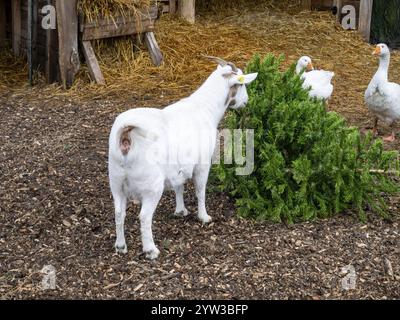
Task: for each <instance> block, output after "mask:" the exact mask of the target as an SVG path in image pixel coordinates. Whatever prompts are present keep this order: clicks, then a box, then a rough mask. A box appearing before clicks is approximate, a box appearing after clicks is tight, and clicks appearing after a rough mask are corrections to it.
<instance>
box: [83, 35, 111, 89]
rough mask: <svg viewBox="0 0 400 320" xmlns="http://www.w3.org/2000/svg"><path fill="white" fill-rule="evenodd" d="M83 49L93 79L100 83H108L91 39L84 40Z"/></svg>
mask: <svg viewBox="0 0 400 320" xmlns="http://www.w3.org/2000/svg"><path fill="white" fill-rule="evenodd" d="M82 49H83V55H84V56H85V60H86V64H87V66H88V68H89V73H90V77H91V78H92V80H93V81H95V82H96V83H98V84H106V82H105V80H104V77H103V74H102V73H101V70H100V66H99V62H98V61H97V58H96V55H95V54H94V50H93V47H92V44H91V43H90V41H82Z"/></svg>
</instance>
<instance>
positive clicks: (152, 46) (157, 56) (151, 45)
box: [144, 32, 164, 67]
mask: <svg viewBox="0 0 400 320" xmlns="http://www.w3.org/2000/svg"><path fill="white" fill-rule="evenodd" d="M144 42H145V43H146V46H147V49H148V50H149V52H150V57H151V60H152V61H153V63H154V65H156V66H157V67H158V66H159V65H160V64H161V63H162V61H163V59H164V58H163V55H162V53H161V50H160V48H159V46H158V43H157V41H156V38H155V36H154V33H153V32H146V33H145V35H144Z"/></svg>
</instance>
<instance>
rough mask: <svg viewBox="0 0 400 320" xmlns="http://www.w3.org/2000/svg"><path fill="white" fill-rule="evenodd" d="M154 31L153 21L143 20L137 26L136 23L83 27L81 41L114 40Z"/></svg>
mask: <svg viewBox="0 0 400 320" xmlns="http://www.w3.org/2000/svg"><path fill="white" fill-rule="evenodd" d="M152 31H154V21H152V20H144V21H142V22H141V23H140V25H138V23H137V22H129V23H125V24H119V25H114V24H108V25H102V26H97V27H86V26H85V27H84V30H83V33H82V40H84V41H90V40H96V39H105V38H114V37H122V36H128V35H132V34H138V33H145V32H152Z"/></svg>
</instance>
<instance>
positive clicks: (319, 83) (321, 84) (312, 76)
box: [296, 56, 335, 101]
mask: <svg viewBox="0 0 400 320" xmlns="http://www.w3.org/2000/svg"><path fill="white" fill-rule="evenodd" d="M304 70H306V71H307V72H304V73H303V74H302V75H301V78H302V79H303V80H304V82H303V88H304V89H308V88H310V87H311V91H310V92H309V95H310V97H315V98H318V99H323V100H325V101H326V100H328V99H329V98H330V97H331V95H332V92H333V85H332V83H331V81H332V78H333V77H334V75H335V74H334V73H333V72H330V71H325V70H314V66H313V64H312V61H311V58H310V57H307V56H304V57H301V58H300V59H299V61H298V62H297V66H296V72H297V74H300V73H301V72H303V71H304Z"/></svg>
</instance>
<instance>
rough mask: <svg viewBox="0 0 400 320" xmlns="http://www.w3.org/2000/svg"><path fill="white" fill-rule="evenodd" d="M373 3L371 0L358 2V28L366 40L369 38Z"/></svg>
mask: <svg viewBox="0 0 400 320" xmlns="http://www.w3.org/2000/svg"><path fill="white" fill-rule="evenodd" d="M373 4H374V1H373V0H361V3H360V19H359V22H358V30H359V31H360V32H361V34H362V35H363V37H364V39H365V40H366V41H368V42H369V41H370V38H371V19H372V7H373Z"/></svg>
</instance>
